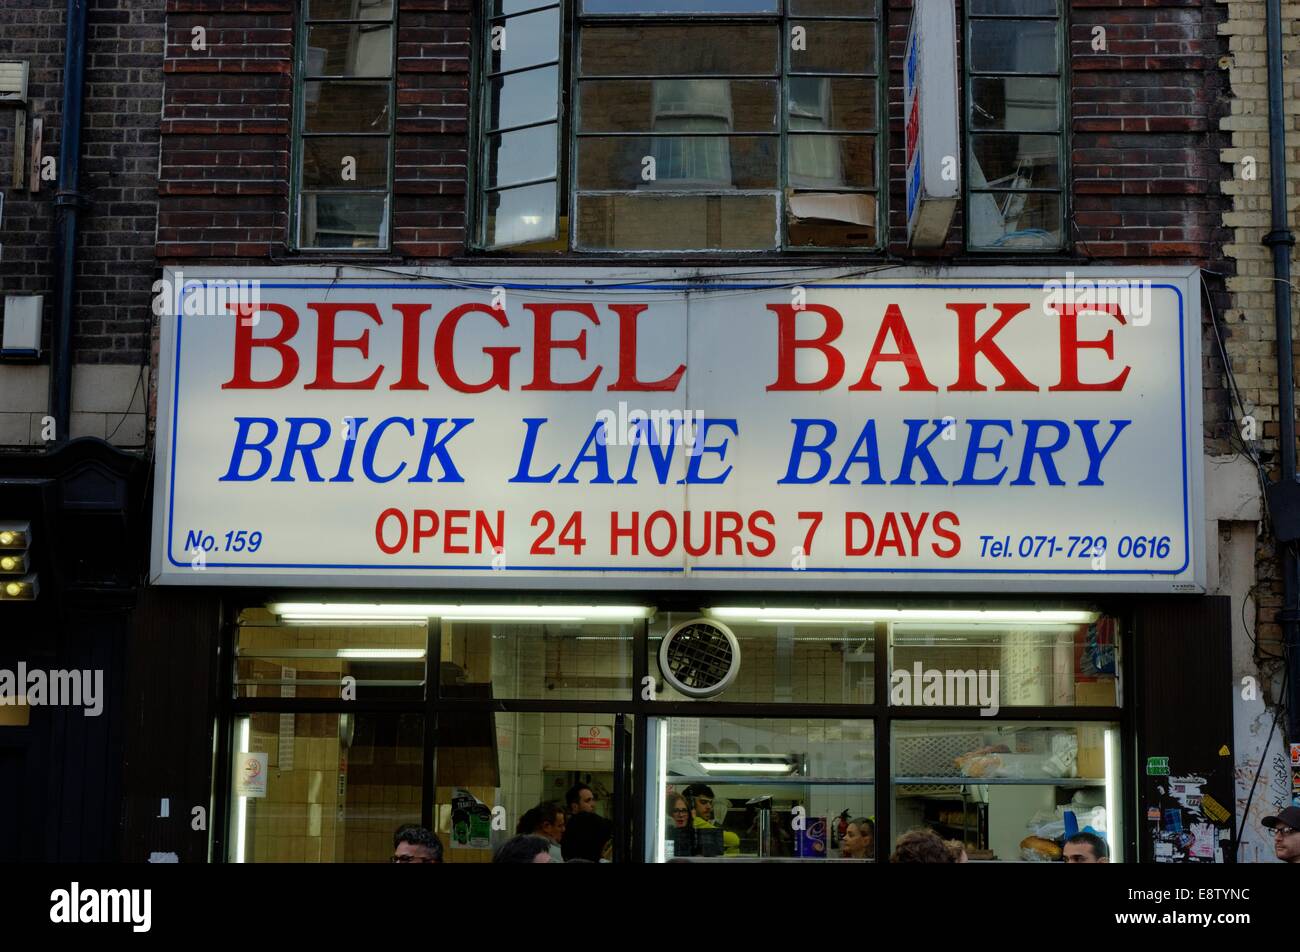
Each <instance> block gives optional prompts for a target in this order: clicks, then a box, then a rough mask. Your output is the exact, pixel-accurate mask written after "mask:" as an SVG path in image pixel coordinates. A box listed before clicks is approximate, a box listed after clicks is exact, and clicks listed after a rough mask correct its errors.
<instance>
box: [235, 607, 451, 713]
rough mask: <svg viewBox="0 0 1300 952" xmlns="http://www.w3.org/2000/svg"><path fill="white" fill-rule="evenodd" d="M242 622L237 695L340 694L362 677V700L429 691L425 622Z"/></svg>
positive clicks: (268, 618)
mask: <svg viewBox="0 0 1300 952" xmlns="http://www.w3.org/2000/svg"><path fill="white" fill-rule="evenodd" d="M254 613H255V614H258V615H262V616H265V621H264V623H259V624H241V626H240V628H239V635H238V640H237V642H236V645H235V695H236V697H242V698H251V697H262V698H267V697H270V698H280V697H297V698H333V699H337V698H338V697H339V691H340V690H341V685H342V682H343V678H345V677H353V678H356V689H357V697H358V698H359V699H361V700H366V699H384V698H390V699H391V698H422V697H424V676H425V664H426V657H425V655H426V654H427V647H428V646H427V642H426V633H425V632H426V628H425V625H424V624H423V623H421V624H418V625H409V626H391V627H389V626H385V627H382V628H369V627H365V626H355V625H346V624H344V625H340V626H339V627H337V628H335V627H330V626H316V625H313V626H311V627H302V626H294V625H277V624H274V617H273V616H271V615H270V614H269V613H267V612H264V611H263V610H261V609H250V610H249V611H246V612H245V613H244V615H245V618H244V619H243V620H247V616H249V615H251V614H254Z"/></svg>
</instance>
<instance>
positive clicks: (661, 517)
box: [645, 509, 677, 558]
mask: <svg viewBox="0 0 1300 952" xmlns="http://www.w3.org/2000/svg"><path fill="white" fill-rule="evenodd" d="M656 522H666V523H668V542H667V544H665V545H663V546H657V545H655V539H654V531H655V530H654V525H655V523H656ZM676 544H677V520H676V519H674V518H673V516H672V513H670V512H668V511H666V510H664V509H656V510H655V511H654V512H652V513H650V515H649V516H648V517H647V518H646V521H645V547H646V549H647V550H648V551H649V553H650V554H651V555H654V556H658V557H661V558H662V557H663V556H665V555H667V554H668V553H669V552H671V551H672V550H673V546H675V545H676Z"/></svg>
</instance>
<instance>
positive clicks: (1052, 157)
mask: <svg viewBox="0 0 1300 952" xmlns="http://www.w3.org/2000/svg"><path fill="white" fill-rule="evenodd" d="M1060 141H1061V140H1060V138H1059V137H1058V136H1033V135H1024V136H1018V135H992V134H983V135H973V136H971V137H970V163H971V168H970V184H971V187H972V188H1059V187H1060V184H1061V175H1060V157H1059V155H1058V154H1057V149H1058V147H1059V145H1060Z"/></svg>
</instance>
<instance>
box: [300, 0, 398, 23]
mask: <svg viewBox="0 0 1300 952" xmlns="http://www.w3.org/2000/svg"><path fill="white" fill-rule="evenodd" d="M392 18H393V0H308V2H307V19H308V20H391V19H392Z"/></svg>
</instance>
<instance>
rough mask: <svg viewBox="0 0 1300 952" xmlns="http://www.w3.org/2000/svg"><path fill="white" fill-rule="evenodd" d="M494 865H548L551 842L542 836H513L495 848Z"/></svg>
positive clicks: (550, 860)
mask: <svg viewBox="0 0 1300 952" xmlns="http://www.w3.org/2000/svg"><path fill="white" fill-rule="evenodd" d="M492 862H494V863H550V862H553V860H552V859H551V841H550V840H548V839H547V838H546V837H544V836H531V835H522V836H514V837H511V838H510V839H508V840H506V841H505V842H504V843H502V844H501V845H500V846H498V847H497V850H496V852H495V853H493V854H492Z"/></svg>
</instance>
